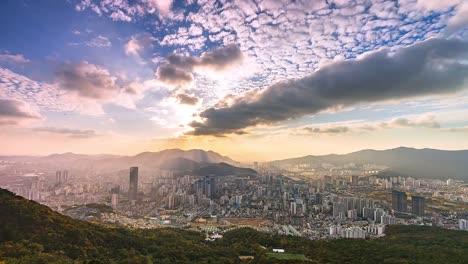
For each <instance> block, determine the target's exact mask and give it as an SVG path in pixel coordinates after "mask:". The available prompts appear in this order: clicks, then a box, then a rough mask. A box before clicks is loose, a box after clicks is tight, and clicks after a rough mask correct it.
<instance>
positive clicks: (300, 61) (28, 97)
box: [0, 0, 468, 161]
mask: <svg viewBox="0 0 468 264" xmlns="http://www.w3.org/2000/svg"><path fill="white" fill-rule="evenodd" d="M48 2H50V3H49V4H47V3H48ZM467 25H468V1H463V0H443V1H438V0H398V1H396V0H367V1H365V0H352V1H351V0H327V1H325V0H323V1H322V0H302V1H301V0H290V1H286V0H263V1H260V0H258V1H254V0H239V1H227V0H216V1H215V0H187V1H178V0H174V1H172V0H103V1H97V0H63V1H35V0H30V1H26V0H5V1H1V3H0V34H1V37H0V146H1V147H0V155H26V154H28V155H29V154H34V155H46V154H51V153H62V152H76V153H85V154H97V153H110V154H125V155H127V154H128V155H133V154H136V153H139V152H143V151H158V150H162V149H165V148H182V149H191V148H201V149H205V150H213V151H217V152H220V153H221V154H223V155H228V156H230V157H232V158H234V159H237V160H239V161H249V160H250V161H253V160H258V161H265V160H271V159H279V158H287V157H295V156H301V155H307V154H329V153H347V152H351V151H356V150H360V149H367V148H374V149H386V148H393V147H398V146H408V147H417V148H426V147H427V148H438V149H468V89H467V88H468V27H467Z"/></svg>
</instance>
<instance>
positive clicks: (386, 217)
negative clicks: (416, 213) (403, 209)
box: [381, 215, 396, 225]
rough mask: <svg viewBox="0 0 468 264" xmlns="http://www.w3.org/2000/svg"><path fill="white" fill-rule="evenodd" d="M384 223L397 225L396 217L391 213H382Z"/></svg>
mask: <svg viewBox="0 0 468 264" xmlns="http://www.w3.org/2000/svg"><path fill="white" fill-rule="evenodd" d="M381 223H382V224H384V225H395V224H396V218H395V217H394V216H391V215H382V221H381Z"/></svg>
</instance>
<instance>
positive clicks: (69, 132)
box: [33, 127, 98, 138]
mask: <svg viewBox="0 0 468 264" xmlns="http://www.w3.org/2000/svg"><path fill="white" fill-rule="evenodd" d="M33 130H34V131H38V132H46V133H53V134H60V135H65V136H69V137H72V138H92V137H96V136H98V134H96V131H94V130H81V129H70V128H57V127H36V128H33Z"/></svg>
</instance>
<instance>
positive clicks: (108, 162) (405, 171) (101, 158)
mask: <svg viewBox="0 0 468 264" xmlns="http://www.w3.org/2000/svg"><path fill="white" fill-rule="evenodd" d="M0 160H6V161H16V162H31V163H35V164H40V165H41V166H42V167H44V166H47V167H48V168H50V169H51V170H53V169H64V168H68V169H71V170H86V169H93V170H94V171H96V172H114V171H118V170H126V169H128V168H129V167H131V166H138V167H140V168H141V169H142V170H155V169H167V170H173V171H179V172H184V173H185V172H191V173H194V174H203V175H205V174H209V173H220V174H223V175H224V174H227V173H252V170H249V169H242V168H238V167H239V166H240V163H239V162H236V161H234V160H233V159H231V158H229V157H227V156H223V155H221V154H219V153H216V152H213V151H204V150H201V149H192V150H181V149H167V150H162V151H159V152H143V153H140V154H137V155H135V156H117V155H83V154H75V153H64V154H53V155H49V156H42V157H41V156H3V157H0ZM304 163H305V164H311V165H315V166H320V165H321V164H323V163H327V164H333V165H335V166H343V165H346V164H350V163H354V164H357V165H363V164H375V165H381V166H385V167H388V169H387V170H386V171H385V172H389V173H391V174H393V175H401V176H411V177H415V178H432V179H441V180H446V179H456V180H464V181H468V150H457V151H447V150H436V149H414V148H406V147H400V148H394V149H388V150H372V149H367V150H361V151H357V152H352V153H349V154H343V155H337V154H331V155H322V156H313V155H309V156H304V157H299V158H292V159H285V160H276V161H271V162H269V163H268V164H269V165H272V166H277V167H281V166H285V165H295V164H304Z"/></svg>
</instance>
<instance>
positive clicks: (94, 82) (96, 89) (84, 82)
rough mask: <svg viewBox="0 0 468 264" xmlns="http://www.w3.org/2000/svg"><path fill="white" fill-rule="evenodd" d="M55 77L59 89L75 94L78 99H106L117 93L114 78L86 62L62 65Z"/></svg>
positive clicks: (106, 71)
mask: <svg viewBox="0 0 468 264" xmlns="http://www.w3.org/2000/svg"><path fill="white" fill-rule="evenodd" d="M56 75H57V82H58V85H59V87H60V88H61V89H63V90H66V91H71V92H75V93H76V94H77V95H79V96H80V97H84V98H92V99H108V98H111V97H113V96H115V95H117V93H118V92H119V86H118V85H117V84H116V79H117V78H116V77H114V76H112V75H110V73H109V71H108V70H106V69H104V68H101V67H99V66H97V65H94V64H91V63H89V62H87V61H81V62H78V63H64V64H62V65H61V66H60V67H59V68H58V69H57V71H56Z"/></svg>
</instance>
